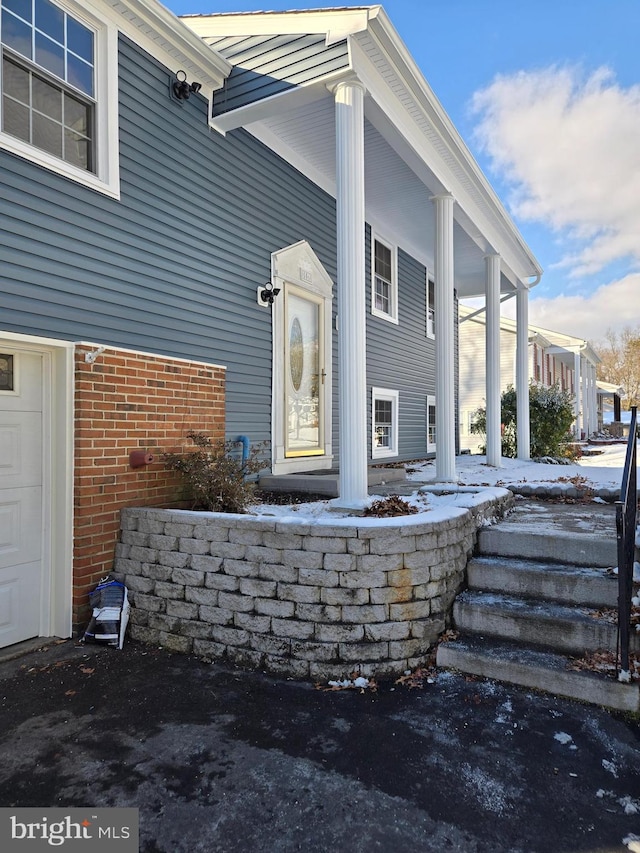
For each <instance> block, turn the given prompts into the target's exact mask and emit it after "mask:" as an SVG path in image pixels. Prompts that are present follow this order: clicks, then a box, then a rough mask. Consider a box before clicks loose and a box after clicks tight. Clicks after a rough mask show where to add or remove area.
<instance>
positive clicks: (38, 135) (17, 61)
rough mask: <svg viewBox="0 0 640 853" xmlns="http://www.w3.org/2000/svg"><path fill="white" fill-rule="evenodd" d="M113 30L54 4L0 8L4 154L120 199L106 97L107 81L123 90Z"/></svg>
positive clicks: (14, 3) (29, 1)
mask: <svg viewBox="0 0 640 853" xmlns="http://www.w3.org/2000/svg"><path fill="white" fill-rule="evenodd" d="M87 6H89V4H87ZM69 8H70V9H71V8H72V9H74V10H75V9H76V7H75V6H73V7H69ZM85 14H86V15H87V17H86V18H85ZM80 15H82V19H81V18H80ZM89 16H90V17H89ZM109 29H113V25H108V24H106V23H104V22H102V21H101V20H99V19H97V18H94V16H93V14H92V13H90V12H89V11H88V9H87V10H83V11H82V12H81V13H80V12H79V13H78V15H76V14H75V11H69V10H68V9H67V7H66V5H65V4H63V3H61V4H58V3H53V2H50V0H0V54H1V72H0V79H1V89H2V100H1V102H0V146H1V147H2V148H5V149H7V150H9V151H12V152H13V153H14V154H18V155H19V156H22V157H25V158H27V159H29V160H32V161H33V162H35V163H37V164H38V165H40V166H44V167H46V168H49V169H52V170H53V171H56V172H59V173H61V174H63V175H65V176H66V177H69V178H72V179H73V180H77V181H79V182H81V183H85V184H86V185H87V186H91V187H93V188H94V189H100V190H103V191H106V192H109V194H111V195H117V190H118V182H117V133H118V128H117V113H116V112H115V109H114V106H113V104H110V103H109V102H108V101H109V99H108V97H107V94H106V93H107V81H108V85H109V86H111V85H114V81H116V83H115V85H117V44H116V40H115V38H114V37H113V35H110V36H109V37H108V34H107V30H109ZM103 42H104V44H103ZM107 42H109V45H108V46H107ZM99 57H100V60H98V58H99ZM99 81H101V82H99Z"/></svg>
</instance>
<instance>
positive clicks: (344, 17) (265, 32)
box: [182, 6, 381, 46]
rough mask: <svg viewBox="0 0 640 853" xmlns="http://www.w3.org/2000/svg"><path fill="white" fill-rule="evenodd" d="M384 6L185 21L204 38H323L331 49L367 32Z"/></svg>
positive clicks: (242, 14)
mask: <svg viewBox="0 0 640 853" xmlns="http://www.w3.org/2000/svg"><path fill="white" fill-rule="evenodd" d="M380 8H381V7H380V6H356V7H354V8H352V9H349V8H342V9H312V10H310V11H305V10H301V11H299V12H295V11H289V12H236V13H233V14H225V13H224V12H222V13H220V14H219V15H216V14H213V15H184V16H183V17H182V20H183V21H184V22H185V24H186V25H187V26H188V27H190V28H191V29H192V30H193V31H194V33H197V34H198V35H199V36H201V37H202V38H208V37H210V36H212V35H215V36H216V37H217V38H220V37H227V36H275V35H314V34H322V35H324V36H325V38H326V44H327V46H329V45H332V44H336V43H337V42H340V41H344V39H346V38H347V37H348V36H350V35H353V34H354V33H359V32H362V31H363V30H366V28H367V26H368V24H369V18H370V17H371V16H375V15H377V14H378V12H379V10H380Z"/></svg>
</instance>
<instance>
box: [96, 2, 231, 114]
mask: <svg viewBox="0 0 640 853" xmlns="http://www.w3.org/2000/svg"><path fill="white" fill-rule="evenodd" d="M98 5H99V6H100V7H101V8H106V9H108V10H109V17H110V18H111V20H112V21H113V22H114V24H115V25H116V26H117V27H118V29H119V30H120V31H121V32H122V33H123V34H124V35H126V36H127V37H128V38H130V39H131V40H132V41H133V42H135V43H136V44H138V45H139V46H140V47H142V48H143V49H144V50H146V51H147V52H148V53H150V54H151V55H152V56H154V57H155V58H156V59H158V60H159V61H160V62H162V63H163V65H166V66H167V68H169V69H170V70H171V71H174V72H175V71H178V70H183V71H184V72H185V73H186V75H187V79H188V80H189V81H191V80H196V81H197V82H198V83H200V84H201V85H202V93H203V95H206V97H208V98H209V100H211V97H212V95H213V92H214V91H215V90H216V89H220V88H221V87H222V85H223V84H224V81H225V79H226V78H227V76H228V75H229V73H230V71H231V64H230V63H228V62H227V60H226V59H224V58H223V57H222V56H220V54H218V53H216V52H215V51H214V50H212V49H211V48H210V47H208V46H207V45H206V44H205V43H204V42H203V41H202V39H201V38H199V37H198V36H197V35H196V34H195V33H194V32H193V31H192V30H191V29H190V28H189V27H188V26H186V24H184V23H183V22H182V21H181V20H180V19H179V18H177V17H176V16H175V15H174V14H173V13H172V12H170V11H169V10H168V9H166V8H165V7H164V6H163V5H162V4H161V3H158V2H156V0H102V2H98Z"/></svg>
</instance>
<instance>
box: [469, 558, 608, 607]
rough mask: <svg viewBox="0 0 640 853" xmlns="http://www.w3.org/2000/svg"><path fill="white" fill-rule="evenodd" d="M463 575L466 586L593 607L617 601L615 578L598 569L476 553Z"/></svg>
mask: <svg viewBox="0 0 640 853" xmlns="http://www.w3.org/2000/svg"><path fill="white" fill-rule="evenodd" d="M467 577H468V584H469V589H478V590H480V589H484V590H489V591H492V592H503V593H505V594H507V595H520V596H523V597H530V598H545V599H551V600H553V601H561V602H566V603H567V604H575V605H590V606H593V607H617V604H618V581H617V578H616V577H615V576H614V575H605V574H604V573H603V572H602V570H598V569H581V570H580V571H576V569H575V567H571V566H560V565H558V566H556V565H550V564H548V563H547V564H545V563H534V562H524V561H520V560H507V559H501V558H498V557H479V558H475V559H472V560H471V561H470V562H469V564H468V566H467Z"/></svg>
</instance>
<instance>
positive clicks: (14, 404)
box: [0, 342, 44, 647]
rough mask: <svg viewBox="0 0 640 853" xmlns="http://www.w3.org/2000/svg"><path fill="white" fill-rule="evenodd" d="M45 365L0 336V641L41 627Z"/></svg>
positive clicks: (30, 633) (3, 642)
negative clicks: (0, 340)
mask: <svg viewBox="0 0 640 853" xmlns="http://www.w3.org/2000/svg"><path fill="white" fill-rule="evenodd" d="M43 369H44V367H43V355H42V354H41V353H36V352H26V351H20V350H12V349H11V348H10V347H9V346H7V345H6V343H3V342H0V647H4V646H8V645H11V644H13V643H17V642H20V641H21V640H26V639H28V638H30V637H36V636H38V634H39V632H40V624H41V611H42V597H43V538H44V535H43V534H44V530H43V429H42V423H43V388H44V377H43Z"/></svg>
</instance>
